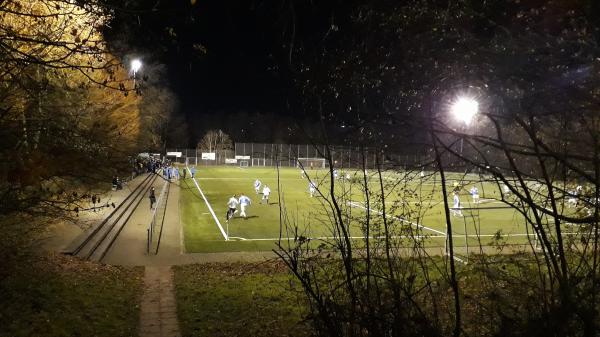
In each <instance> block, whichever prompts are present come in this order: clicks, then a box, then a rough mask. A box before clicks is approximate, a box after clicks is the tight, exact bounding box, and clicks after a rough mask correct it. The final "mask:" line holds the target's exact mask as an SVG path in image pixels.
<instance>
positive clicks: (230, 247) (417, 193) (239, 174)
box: [180, 167, 528, 253]
mask: <svg viewBox="0 0 600 337" xmlns="http://www.w3.org/2000/svg"><path fill="white" fill-rule="evenodd" d="M345 173H348V174H353V175H354V174H356V176H357V178H356V179H358V181H357V180H356V179H355V178H352V179H350V180H345V179H340V180H338V181H336V187H335V189H334V191H335V192H334V193H335V194H336V195H338V196H340V195H342V194H343V195H344V198H340V200H342V199H343V200H345V203H346V205H342V207H343V208H344V209H345V210H346V211H347V212H351V216H352V218H357V219H364V218H365V215H366V203H365V199H366V198H365V195H364V193H362V191H361V190H362V189H361V186H360V179H362V178H361V177H362V175H361V174H357V172H350V171H348V172H344V174H345ZM308 174H309V176H310V178H311V180H313V181H315V182H316V183H317V184H319V189H320V191H321V192H322V193H323V194H324V195H326V196H327V195H328V193H329V192H330V191H329V185H330V184H329V179H328V175H329V172H328V171H327V170H311V171H308ZM373 174H375V172H373V173H369V175H373ZM257 178H258V179H260V180H261V181H262V183H263V185H264V184H266V185H268V186H269V187H270V188H271V190H272V194H271V198H270V202H269V204H268V205H267V204H265V203H261V200H260V199H261V197H262V195H257V194H256V193H255V191H254V187H253V183H254V180H255V179H257ZM374 178H376V177H374V176H373V177H372V180H371V182H370V183H369V188H370V189H371V190H372V191H374V192H375V193H374V195H378V193H377V192H378V191H379V190H381V187H380V185H379V181H378V180H377V179H374ZM383 178H384V179H383V180H384V182H385V184H386V185H384V187H383V188H384V190H385V191H386V195H387V197H386V201H385V208H386V214H388V215H387V217H388V219H391V220H393V221H395V222H396V223H403V224H404V225H405V226H408V227H410V228H412V229H414V230H416V233H417V234H416V235H421V236H423V237H427V238H426V244H428V245H438V246H439V245H443V244H444V241H445V236H446V233H445V232H446V223H445V217H444V209H443V203H442V194H441V193H440V192H439V191H441V186H439V182H438V181H436V177H435V176H434V177H428V178H423V179H424V180H421V181H419V179H420V178H415V177H412V178H411V179H404V178H405V177H403V176H402V175H401V173H392V172H386V173H385V174H384V176H383ZM459 179H461V188H460V191H461V192H460V199H461V206H462V207H463V209H462V214H463V216H453V217H452V223H453V236H454V242H455V245H457V246H462V245H465V241H466V240H468V244H469V245H470V246H471V247H473V246H475V245H478V244H479V243H481V244H484V245H486V244H489V243H490V242H491V241H492V239H493V238H494V236H495V234H496V233H497V232H498V231H501V233H502V236H503V238H504V239H505V240H506V242H507V243H525V242H526V241H527V235H528V234H527V231H526V230H525V225H524V221H523V219H522V216H520V215H519V213H517V212H515V210H513V209H511V208H507V207H506V206H505V205H503V204H502V203H501V202H499V201H497V200H495V199H498V198H499V196H500V195H499V192H498V191H497V187H496V186H495V185H494V184H491V183H481V182H477V181H475V180H473V181H465V177H464V176H461V177H459V176H452V175H451V176H450V177H449V180H448V184H451V186H448V190H449V191H451V190H452V189H453V188H454V187H456V184H457V181H458V180H459ZM277 181H278V179H277V171H276V170H275V169H274V168H271V167H269V168H238V167H200V168H198V172H197V174H196V182H194V180H192V179H190V178H189V176H188V179H186V180H182V181H181V182H180V186H181V196H180V214H181V221H182V225H183V228H184V238H185V248H186V251H187V252H189V253H192V252H222V251H258V250H271V249H273V248H275V243H276V241H277V240H278V238H279V237H280V223H281V222H280V216H282V217H285V219H287V221H286V222H287V223H292V224H293V225H294V226H297V227H298V228H300V232H299V234H300V235H303V236H305V237H311V238H319V239H322V240H327V239H328V238H330V237H331V236H333V235H335V234H334V232H333V231H332V229H331V226H330V225H329V224H330V223H331V221H330V220H329V219H330V218H329V216H330V215H331V214H330V211H329V213H328V212H327V211H326V210H327V209H328V208H327V207H326V206H325V205H326V202H327V198H322V197H320V196H315V197H314V198H311V197H310V195H309V193H308V180H307V178H305V177H303V176H302V175H301V172H300V170H299V169H295V168H282V169H280V171H279V182H280V187H279V189H278V186H277ZM403 182H406V183H404V184H405V185H404V186H401V185H402V184H403ZM196 183H197V185H196ZM472 185H476V186H478V187H479V191H480V194H481V202H480V203H478V204H473V203H472V201H471V198H470V196H469V194H468V189H469V188H470V187H471V186H472ZM200 190H202V192H203V194H204V197H205V198H206V201H205V200H204V198H203V196H202V195H201V193H200ZM399 191H401V192H399ZM240 193H243V194H246V195H247V196H249V197H250V198H251V199H252V205H251V206H250V207H249V208H248V210H247V215H248V217H247V218H246V219H244V218H240V217H239V213H237V214H236V216H235V217H234V218H233V219H232V220H230V221H229V223H226V221H225V213H226V211H227V205H226V204H227V201H228V199H229V198H230V197H231V196H232V195H233V194H240ZM450 198H451V197H450ZM280 202H281V205H280ZM450 202H451V201H450ZM208 205H210V208H212V212H211V209H209V206H208ZM280 206H281V208H280ZM280 209H282V210H283V212H281V213H280ZM382 209H383V207H382V203H381V202H373V201H371V212H372V214H373V215H374V216H379V217H380V218H381V216H380V214H381V212H382ZM213 213H214V216H213ZM287 228H289V226H288V227H287ZM465 230H466V234H467V235H466V236H465ZM350 234H351V236H352V237H354V238H355V239H356V240H363V237H364V233H363V231H362V230H361V226H360V224H358V222H357V223H354V222H351V225H350ZM294 235H295V233H294V232H290V230H289V229H288V230H286V227H285V226H284V227H283V228H282V231H281V237H283V238H284V239H285V238H290V237H292V238H293V237H294ZM371 236H376V234H374V231H372V232H371ZM226 237H228V238H229V240H225V238H226Z"/></svg>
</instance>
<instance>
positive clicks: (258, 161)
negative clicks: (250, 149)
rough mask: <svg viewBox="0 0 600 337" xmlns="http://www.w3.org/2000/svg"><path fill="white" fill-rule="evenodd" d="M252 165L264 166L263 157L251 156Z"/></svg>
mask: <svg viewBox="0 0 600 337" xmlns="http://www.w3.org/2000/svg"><path fill="white" fill-rule="evenodd" d="M252 166H265V159H264V158H252Z"/></svg>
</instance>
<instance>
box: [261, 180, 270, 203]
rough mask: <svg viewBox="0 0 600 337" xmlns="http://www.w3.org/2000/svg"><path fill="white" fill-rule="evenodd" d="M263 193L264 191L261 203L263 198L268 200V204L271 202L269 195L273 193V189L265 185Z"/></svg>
mask: <svg viewBox="0 0 600 337" xmlns="http://www.w3.org/2000/svg"><path fill="white" fill-rule="evenodd" d="M262 193H263V196H262V199H261V201H260V203H261V204H262V202H263V200H266V201H267V205H268V204H269V195H270V194H271V189H270V188H269V186H267V185H265V186H264V187H263V191H262Z"/></svg>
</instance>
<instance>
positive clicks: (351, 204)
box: [348, 201, 446, 236]
mask: <svg viewBox="0 0 600 337" xmlns="http://www.w3.org/2000/svg"><path fill="white" fill-rule="evenodd" d="M348 204H349V205H350V206H352V207H357V208H362V209H364V210H367V208H366V207H364V206H362V205H359V204H358V203H356V202H354V201H348ZM370 210H371V211H374V212H375V213H377V214H379V215H383V212H382V211H379V210H376V209H374V208H371V209H370ZM388 216H389V215H388ZM392 217H393V218H396V219H398V220H400V221H402V222H406V223H408V224H410V225H412V226H416V227H417V228H423V229H427V230H430V231H432V232H434V233H438V234H441V235H444V236H446V233H444V232H442V231H438V230H437V229H433V228H431V227H427V226H423V225H421V224H418V223H414V222H410V221H408V220H405V219H402V218H400V217H397V216H392Z"/></svg>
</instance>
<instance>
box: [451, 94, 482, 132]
mask: <svg viewBox="0 0 600 337" xmlns="http://www.w3.org/2000/svg"><path fill="white" fill-rule="evenodd" d="M478 111H479V103H477V101H476V100H474V99H472V98H466V97H461V98H459V99H458V100H456V102H454V103H453V104H452V114H453V115H454V117H456V119H458V120H460V121H462V122H464V123H465V124H466V125H469V124H470V123H471V120H472V119H473V117H474V116H475V115H476V114H477V112H478Z"/></svg>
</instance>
